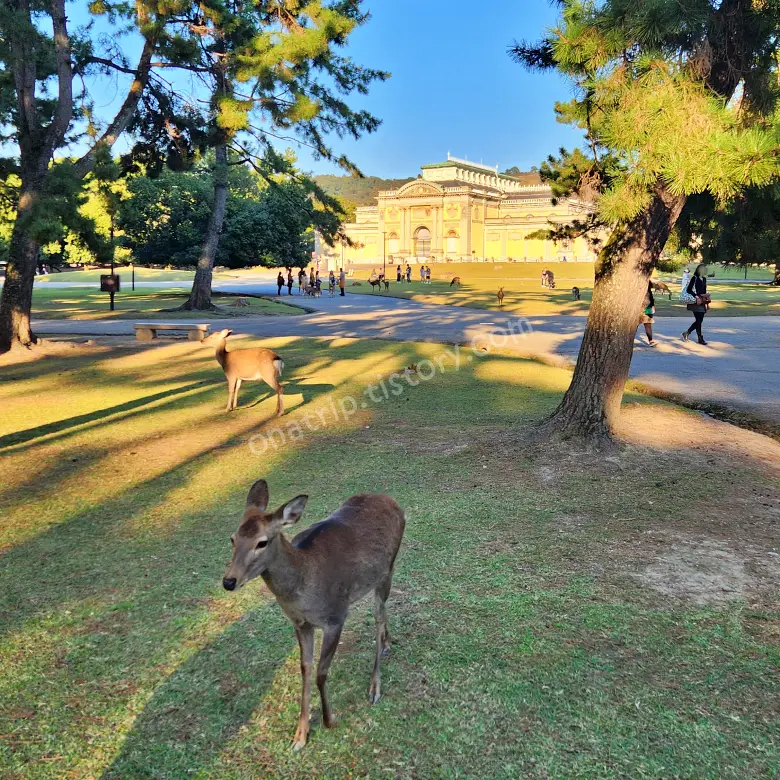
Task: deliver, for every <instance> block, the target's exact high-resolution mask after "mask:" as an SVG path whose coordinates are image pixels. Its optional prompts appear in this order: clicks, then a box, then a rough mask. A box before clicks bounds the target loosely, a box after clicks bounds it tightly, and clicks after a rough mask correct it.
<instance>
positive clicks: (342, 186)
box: [314, 174, 414, 206]
mask: <svg viewBox="0 0 780 780" xmlns="http://www.w3.org/2000/svg"><path fill="white" fill-rule="evenodd" d="M413 180H414V177H412V176H410V177H409V178H407V179H380V178H379V177H378V176H366V177H365V178H364V179H355V178H353V177H352V176H331V175H325V174H324V175H322V176H315V177H314V181H316V182H317V184H319V186H320V187H322V189H323V190H325V192H327V193H328V195H332V196H334V197H336V198H344V199H345V200H349V201H352V203H354V204H355V205H356V206H376V196H377V194H378V193H379V192H381V191H382V190H397V189H398V188H399V187H401V186H403V185H404V184H406V183H407V182H410V181H413Z"/></svg>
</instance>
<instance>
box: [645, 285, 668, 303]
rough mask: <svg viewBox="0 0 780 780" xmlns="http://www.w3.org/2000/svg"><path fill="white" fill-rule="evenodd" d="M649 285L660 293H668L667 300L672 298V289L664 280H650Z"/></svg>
mask: <svg viewBox="0 0 780 780" xmlns="http://www.w3.org/2000/svg"><path fill="white" fill-rule="evenodd" d="M650 286H651V287H652V288H653V289H654V290H655V291H656V292H659V293H661V295H668V296H669V300H670V301H671V300H672V291H671V290H670V289H669V285H668V284H665V283H664V282H650Z"/></svg>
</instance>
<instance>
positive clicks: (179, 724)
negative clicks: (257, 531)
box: [0, 339, 780, 780]
mask: <svg viewBox="0 0 780 780" xmlns="http://www.w3.org/2000/svg"><path fill="white" fill-rule="evenodd" d="M266 344H267V345H268V346H271V347H273V348H274V349H276V350H278V351H279V352H280V353H281V354H282V355H283V357H284V359H285V363H286V371H285V380H286V382H287V386H286V391H285V392H286V398H287V403H288V407H289V408H290V410H291V411H290V413H289V415H287V416H285V417H284V418H282V419H281V420H279V421H277V420H275V419H274V418H273V417H272V416H271V415H272V413H273V409H274V400H273V398H272V397H271V394H270V392H269V390H268V388H266V387H265V386H264V385H258V384H255V383H248V384H245V386H244V389H243V390H242V395H241V402H242V407H241V408H240V409H239V410H238V411H237V412H235V413H233V414H230V415H228V414H226V413H224V412H223V406H224V402H225V392H226V391H225V387H224V380H223V377H222V375H221V372H220V370H219V367H218V366H217V365H216V363H215V361H214V359H213V355H212V354H211V351H210V350H204V349H203V348H202V347H200V346H199V345H195V344H191V343H189V342H186V343H183V342H180V343H175V344H166V345H160V346H154V347H147V348H141V347H132V348H123V349H112V348H109V347H104V346H102V347H93V348H91V349H69V350H68V349H65V350H63V352H62V353H58V354H55V355H53V356H50V357H47V358H43V359H40V360H34V361H31V362H26V363H20V364H13V363H10V362H9V363H6V364H5V365H4V366H3V369H2V372H0V401H1V402H2V405H3V414H2V415H0V452H2V454H3V456H4V458H3V460H4V466H3V481H2V483H1V484H0V516H2V517H3V518H4V522H3V524H2V526H0V556H1V559H2V566H0V667H1V668H2V670H3V673H2V675H0V776H2V777H3V778H4V779H7V780H10V779H11V778H24V779H25V780H29V779H37V778H62V777H69V778H89V777H105V778H122V780H126V779H127V778H139V779H140V778H150V777H154V778H177V779H178V778H184V777H198V778H219V779H220V780H225V779H230V778H235V779H236V780H238V778H261V777H274V778H293V777H318V778H343V777H347V776H350V777H364V776H368V777H377V778H379V777H399V778H461V777H464V778H465V777H474V778H517V777H524V778H525V777H531V778H599V777H616V776H621V777H656V778H667V777H675V776H676V777H691V778H693V777H696V778H700V777H701V778H704V777H711V778H745V777H760V776H767V777H768V776H771V775H772V774H773V773H776V771H777V766H778V753H777V742H776V740H777V736H778V722H777V708H776V705H777V701H778V693H780V690H778V687H779V686H778V677H777V663H778V661H780V656H779V655H778V633H777V622H776V620H777V617H778V615H777V612H776V611H775V612H773V611H772V610H771V606H770V605H769V604H767V603H765V602H764V601H762V598H761V597H759V596H753V597H752V598H751V602H750V605H748V604H747V603H745V602H744V601H737V602H734V603H732V604H729V605H721V606H697V605H695V604H693V603H691V602H690V601H689V600H685V599H683V600H675V599H668V598H665V597H662V596H659V595H658V594H657V593H655V592H654V591H651V590H649V589H648V588H647V587H646V586H643V585H642V584H641V583H640V582H638V581H637V579H636V578H635V577H634V576H633V573H634V572H637V571H640V570H642V568H643V567H644V566H645V565H647V564H648V563H650V562H652V561H653V560H655V559H656V557H657V556H658V555H660V554H662V553H664V552H665V551H668V550H670V549H672V545H673V544H674V543H675V540H676V539H677V538H678V536H677V535H678V534H687V535H688V536H696V537H698V536H702V537H706V538H712V539H713V540H714V541H713V543H715V542H717V541H718V540H719V539H725V540H727V541H728V543H729V544H730V545H732V546H734V545H738V544H739V543H742V542H744V544H745V545H746V547H745V549H754V550H758V552H757V553H756V556H757V558H756V560H759V559H760V560H761V561H762V562H763V564H762V565H765V566H767V567H768V566H769V563H770V562H771V561H770V560H769V558H768V557H767V556H768V554H767V553H766V551H765V550H766V547H765V545H766V544H769V545H770V547H771V543H769V542H767V539H768V534H769V533H770V531H771V528H772V525H771V522H772V519H771V518H772V517H773V515H772V512H773V510H772V508H771V506H772V499H771V496H772V495H776V493H773V492H772V491H776V489H777V483H776V480H774V478H773V477H771V476H770V470H769V467H768V466H767V462H768V461H766V458H770V459H771V458H772V457H776V450H771V451H764V458H765V460H763V461H762V460H760V458H759V455H760V453H761V452H762V450H761V447H760V446H758V444H756V443H755V442H754V440H753V439H750V438H745V437H749V436H750V434H742V433H741V432H740V431H738V430H737V431H735V433H732V434H729V436H728V437H725V438H724V443H722V444H720V445H718V447H717V448H713V449H711V450H708V449H706V448H704V447H703V446H702V444H703V443H704V442H708V441H711V440H712V439H713V436H714V434H713V432H712V430H710V428H709V427H708V426H709V425H710V424H709V423H707V422H705V421H702V420H701V419H700V418H699V417H698V416H697V415H695V414H688V413H683V412H679V411H676V410H675V408H674V407H671V406H669V405H667V404H663V403H660V402H656V401H653V400H651V399H646V398H642V397H629V398H628V399H627V400H628V404H629V405H628V407H627V409H626V416H627V428H628V430H630V431H631V432H632V434H633V435H634V436H635V437H638V438H636V439H635V443H634V444H633V445H632V446H631V447H629V448H628V450H626V451H625V452H624V453H623V454H621V455H620V456H619V457H618V458H616V459H612V460H605V459H603V458H601V457H596V456H591V455H588V454H586V453H571V452H569V451H567V450H550V449H547V448H545V447H538V446H537V447H533V446H528V445H527V444H526V443H525V440H524V438H523V435H524V431H525V430H526V429H527V427H528V425H529V424H531V423H532V422H534V421H535V420H538V419H539V418H540V417H541V416H542V415H544V414H545V413H547V412H549V411H550V410H551V409H552V408H553V406H554V405H555V403H556V402H557V400H558V398H559V397H560V393H561V392H562V390H563V389H564V388H565V386H566V384H567V383H568V380H569V374H568V373H567V372H565V371H563V370H561V369H555V368H551V367H547V366H542V365H540V364H537V363H534V362H531V361H526V360H520V359H515V358H511V357H507V356H502V355H500V354H493V355H490V356H487V357H480V358H475V359H474V360H472V361H469V360H468V357H469V354H468V353H467V352H466V351H465V350H464V351H463V352H462V353H460V360H461V365H460V370H459V371H455V370H454V369H455V361H456V358H455V357H454V356H453V354H452V353H449V354H448V353H446V352H445V353H443V352H442V350H443V349H447V348H442V347H439V346H436V345H417V344H391V343H388V342H353V341H348V340H340V341H325V340H311V339H277V340H273V341H270V342H266ZM437 357H441V358H442V360H441V366H442V367H443V368H444V373H438V375H437V376H436V377H435V378H433V379H432V380H430V381H428V382H420V383H419V385H418V386H416V387H407V388H406V389H405V391H404V392H403V393H402V394H401V395H399V396H392V395H391V396H390V397H389V398H388V399H387V400H381V401H380V402H377V403H373V402H372V403H369V404H368V406H367V407H366V408H365V409H362V410H361V411H359V412H358V413H357V414H355V415H354V416H353V417H351V418H349V419H348V420H343V419H342V420H338V421H336V420H335V419H334V418H333V417H332V413H330V412H329V411H328V410H329V409H331V407H330V402H331V401H334V402H338V401H339V400H340V399H342V398H343V397H345V396H346V395H347V394H351V395H353V396H354V397H355V398H356V399H357V400H358V401H359V402H360V401H361V400H362V399H364V398H366V396H365V394H364V391H365V388H366V385H367V384H368V383H370V382H375V381H376V378H377V377H378V376H384V377H387V376H388V375H389V374H390V373H391V372H392V371H395V370H398V369H402V368H403V367H405V366H408V365H409V364H410V363H412V362H415V363H417V364H418V366H419V367H420V369H421V370H423V371H424V372H425V373H426V374H427V373H428V372H429V370H430V369H429V368H428V366H427V364H425V363H424V362H423V361H424V360H425V359H433V360H435V359H436V358H437ZM374 397H375V398H376V397H380V398H382V395H381V393H379V394H377V393H375V394H374ZM258 398H260V399H262V400H260V401H259V402H257V400H256V399H258ZM358 405H360V404H358ZM317 412H321V413H322V417H318V416H317ZM642 415H645V416H648V415H649V416H650V419H651V421H652V424H651V425H650V426H648V425H647V424H646V421H645V422H642ZM318 419H320V420H322V421H323V426H322V427H321V428H320V429H319V430H316V431H309V430H308V429H307V426H308V425H311V421H312V420H314V421H315V422H316V420H318ZM293 423H297V425H298V426H300V428H299V429H297V430H305V431H307V432H306V434H305V435H304V436H303V437H302V438H300V437H299V434H297V433H296V434H295V435H291V436H290V439H289V441H288V442H287V444H286V446H284V447H280V448H279V449H273V448H271V449H269V451H267V452H265V453H264V454H262V455H252V453H251V452H250V449H249V447H248V440H249V438H250V437H252V436H254V435H258V434H260V435H262V434H268V433H269V432H270V431H271V430H274V429H280V430H282V431H288V432H290V431H295V430H296V429H294V428H293V429H290V428H287V427H286V426H289V425H290V424H293ZM656 431H658V436H659V438H658V439H653V436H654V435H655V432H656ZM697 432H698V434H697ZM697 435H698V436H699V438H695V437H696V436H697ZM740 437H742V438H740ZM658 440H662V441H663V445H659V444H658ZM694 440H696V441H697V442H699V445H698V448H697V449H695V450H692V449H691V448H690V442H691V441H694ZM756 441H757V440H756ZM762 441H764V440H762ZM761 446H763V447H765V448H766V447H770V446H771V442H770V443H769V444H766V445H761ZM767 452H768V454H767ZM773 453H774V454H773ZM686 474H695V475H696V479H697V484H699V485H702V486H703V490H704V494H703V495H702V497H701V499H697V498H695V497H693V496H690V495H688V497H687V499H686V500H682V499H681V496H682V495H683V494H686V491H685V488H684V487H683V483H677V484H675V482H676V480H677V479H678V478H679V477H680V475H686ZM259 476H264V477H266V478H267V479H268V480H269V483H270V486H271V496H272V502H276V503H281V502H282V501H284V500H287V499H289V498H290V497H292V496H293V495H296V494H297V493H300V492H306V493H309V494H310V496H311V498H310V501H309V505H308V506H307V510H306V514H305V518H304V521H302V524H305V523H307V522H310V521H314V520H316V519H320V518H322V517H324V516H325V515H326V514H327V513H328V512H330V511H332V510H333V509H335V508H336V507H337V506H338V505H339V504H340V502H341V501H343V500H344V499H345V498H346V497H347V496H349V495H351V494H353V493H356V492H360V491H365V490H378V491H387V492H389V493H391V494H392V495H393V496H394V497H395V498H396V499H397V500H398V501H399V502H400V503H401V505H402V506H403V507H404V509H405V510H406V512H407V516H408V524H407V532H406V537H405V542H404V545H403V547H402V550H401V553H400V556H399V560H398V567H397V574H396V577H395V583H394V590H393V593H392V595H391V598H390V602H389V615H390V627H391V633H392V635H393V637H394V641H395V643H394V649H393V651H392V653H391V654H390V656H389V658H388V659H387V660H386V661H385V663H384V667H383V670H384V671H383V692H384V696H383V699H382V701H381V702H380V703H379V704H378V705H377V706H376V707H373V708H372V707H370V706H369V704H368V702H367V689H368V680H369V673H370V666H371V658H372V653H373V626H372V619H371V617H370V605H366V604H361V605H359V606H358V607H357V608H356V609H355V610H354V612H353V614H352V616H351V617H350V619H349V621H348V623H347V630H346V631H345V633H344V635H343V642H342V645H341V647H340V649H339V652H338V654H337V656H336V659H335V662H334V665H333V667H332V670H331V677H330V688H331V701H332V704H333V706H334V708H335V711H336V715H337V717H338V718H339V725H338V728H336V729H335V730H333V731H327V730H325V729H323V728H322V726H321V724H320V722H319V717H318V715H317V714H316V713H317V712H318V702H317V700H316V696H315V700H314V701H315V705H314V710H315V720H314V723H313V728H312V735H311V741H310V744H309V746H308V747H307V748H306V750H304V751H303V752H302V753H300V754H293V753H292V752H291V751H290V748H289V745H290V741H291V738H292V734H293V731H294V728H295V719H296V717H297V707H298V704H297V701H298V691H299V672H298V659H297V648H296V645H295V641H294V635H293V630H292V627H291V625H290V624H289V622H288V621H287V620H286V619H285V618H284V617H283V616H282V614H281V613H280V611H279V609H278V607H277V606H276V605H275V603H274V602H273V600H272V598H270V597H269V595H268V593H267V591H266V590H265V588H264V586H263V585H262V583H261V582H259V581H258V582H255V583H252V584H250V585H248V586H247V587H246V588H244V589H243V590H242V591H240V592H239V593H237V594H231V593H227V592H225V591H223V590H222V589H221V588H220V578H221V576H222V573H223V571H224V568H225V565H226V563H227V561H228V559H229V556H230V543H229V540H228V537H229V535H230V533H231V532H233V531H234V530H235V527H236V526H237V524H238V522H239V519H240V517H241V514H242V510H243V504H244V500H245V496H246V491H247V489H248V487H249V485H250V484H251V483H252V482H253V481H254V480H255V479H257V478H258V477H259ZM686 495H687V494H686ZM715 496H717V499H718V500H717V503H716V504H713V502H712V497H715ZM748 511H749V513H750V517H751V519H750V522H749V523H747V522H743V518H744V517H745V512H748ZM719 512H722V513H723V514H719ZM767 529H769V530H767ZM775 542H776V525H775ZM776 547H777V545H776V543H775V548H776ZM756 565H758V564H756ZM762 571H764V570H762ZM767 571H768V569H767Z"/></svg>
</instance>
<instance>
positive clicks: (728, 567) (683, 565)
mask: <svg viewBox="0 0 780 780" xmlns="http://www.w3.org/2000/svg"><path fill="white" fill-rule="evenodd" d="M756 552H757V553H758V555H760V554H761V552H760V551H756ZM778 561H780V558H778ZM750 563H752V564H753V566H755V558H754V559H753V560H752V561H750V562H749V559H748V558H747V557H745V556H743V555H739V554H738V553H737V552H736V551H734V550H732V549H730V548H729V546H728V545H727V544H726V543H725V542H723V541H716V540H712V539H685V538H683V537H678V538H677V539H676V540H670V545H669V549H668V550H667V551H666V552H664V553H662V554H661V555H660V556H659V557H658V558H657V559H656V560H655V561H654V562H653V563H651V564H650V565H648V566H646V567H645V568H644V570H643V571H641V572H638V573H637V574H636V575H635V576H636V578H637V579H638V580H639V581H640V582H642V583H643V584H645V585H647V586H648V587H650V588H653V589H654V590H656V591H658V592H659V593H661V594H663V595H664V596H669V597H672V598H677V599H684V600H689V601H692V602H693V603H694V604H699V605H705V604H719V603H723V602H726V601H730V600H732V599H739V598H747V597H749V595H750V594H751V593H752V592H753V591H754V590H755V589H756V588H757V587H758V585H759V583H758V582H757V581H756V578H755V577H753V576H751V574H750V573H749V568H750ZM767 568H768V567H767Z"/></svg>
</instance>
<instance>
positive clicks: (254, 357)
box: [203, 328, 284, 415]
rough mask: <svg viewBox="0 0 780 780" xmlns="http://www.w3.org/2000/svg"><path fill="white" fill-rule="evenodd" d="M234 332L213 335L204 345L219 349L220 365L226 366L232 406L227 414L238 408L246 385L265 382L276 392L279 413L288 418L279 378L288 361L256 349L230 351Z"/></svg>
mask: <svg viewBox="0 0 780 780" xmlns="http://www.w3.org/2000/svg"><path fill="white" fill-rule="evenodd" d="M232 332H233V331H232V330H228V329H227V328H225V329H224V330H220V331H218V332H217V333H214V334H212V335H211V336H209V337H208V339H204V340H203V343H204V344H205V343H206V342H208V343H209V344H214V345H215V347H216V358H217V362H218V363H219V364H220V366H222V370H223V371H224V372H225V377H226V378H227V383H228V402H227V407H226V411H228V412H232V411H233V410H234V409H236V408H237V407H238V391H239V390H240V389H241V383H242V382H249V381H252V380H254V379H262V380H263V381H264V382H265V383H266V384H267V385H268V386H269V387H271V389H273V390H275V391H276V413H277V415H282V414H284V401H283V400H282V385H281V382H279V377H280V376H281V375H282V370H283V369H284V361H283V360H282V359H281V358H280V357H279V355H277V354H276V352H272V351H271V350H270V349H263V348H262V347H254V348H252V349H234V350H232V351H231V352H228V350H227V338H228V336H229V335H230V334H231V333H232Z"/></svg>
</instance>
